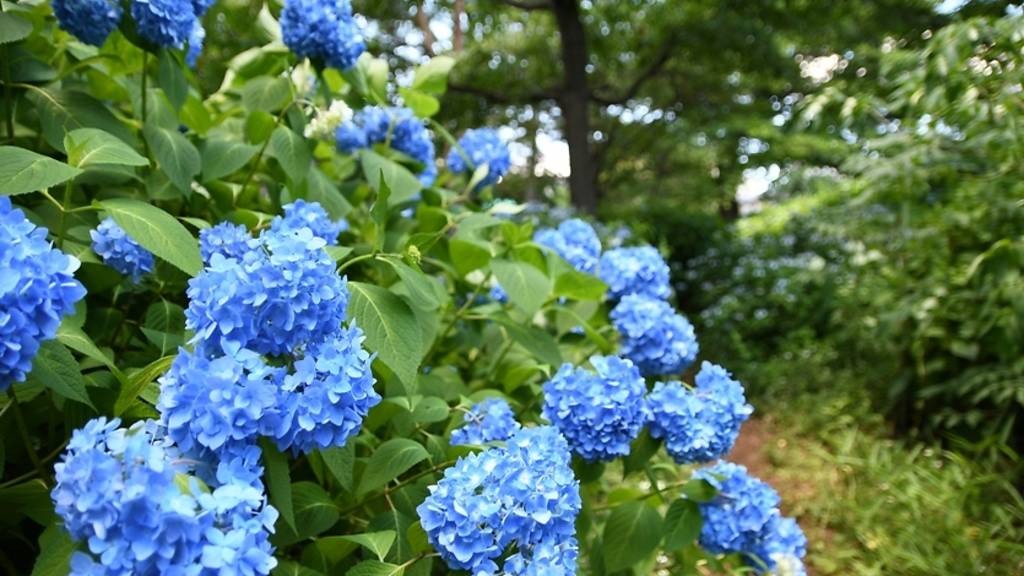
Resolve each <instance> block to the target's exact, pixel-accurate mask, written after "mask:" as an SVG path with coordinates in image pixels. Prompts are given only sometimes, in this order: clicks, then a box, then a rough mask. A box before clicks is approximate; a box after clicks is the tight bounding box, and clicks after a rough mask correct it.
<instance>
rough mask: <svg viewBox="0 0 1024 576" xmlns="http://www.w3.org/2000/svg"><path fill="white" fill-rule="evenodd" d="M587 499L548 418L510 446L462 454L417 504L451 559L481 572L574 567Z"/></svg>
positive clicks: (431, 535) (479, 575) (434, 540)
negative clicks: (545, 423) (578, 519)
mask: <svg viewBox="0 0 1024 576" xmlns="http://www.w3.org/2000/svg"><path fill="white" fill-rule="evenodd" d="M581 506H582V502H581V500H580V495H579V482H578V481H577V480H576V479H575V477H574V476H573V473H572V468H571V467H570V452H569V447H568V444H567V443H566V441H565V439H563V438H562V437H561V436H560V435H559V434H558V431H557V430H555V429H554V428H552V427H550V426H542V427H539V428H524V429H521V430H520V431H519V432H517V433H516V434H515V435H514V436H512V438H510V439H509V440H508V442H507V445H506V446H505V447H501V448H491V449H488V450H486V451H484V452H480V453H477V454H470V455H468V456H465V457H463V458H460V459H459V460H458V462H456V463H455V466H453V467H451V468H449V469H448V470H446V471H445V474H444V478H442V479H441V481H440V482H438V483H437V485H435V486H431V487H430V495H429V496H428V497H427V498H426V500H424V501H423V503H422V504H420V505H419V507H418V508H417V509H416V512H417V514H418V515H419V517H420V522H421V524H422V526H423V529H424V530H425V531H426V532H427V538H428V539H429V540H430V542H431V544H433V546H434V548H435V549H436V550H437V551H438V552H439V553H440V554H441V557H442V558H443V559H444V560H445V562H446V563H447V564H448V566H449V567H451V568H452V569H455V570H468V571H470V572H471V573H472V574H474V575H475V576H485V575H487V576H493V575H495V574H498V573H499V569H498V564H497V560H498V559H499V558H501V557H502V556H503V555H504V553H505V551H506V549H508V548H509V547H510V546H514V547H515V553H513V554H511V555H509V556H508V557H507V558H506V559H505V562H504V566H503V567H502V569H501V572H502V573H506V574H517V575H519V574H522V575H526V574H537V575H540V574H552V575H566V576H568V575H571V574H575V570H576V557H577V554H578V543H577V541H576V537H575V532H576V527H575V521H576V516H577V515H578V514H579V511H580V508H581Z"/></svg>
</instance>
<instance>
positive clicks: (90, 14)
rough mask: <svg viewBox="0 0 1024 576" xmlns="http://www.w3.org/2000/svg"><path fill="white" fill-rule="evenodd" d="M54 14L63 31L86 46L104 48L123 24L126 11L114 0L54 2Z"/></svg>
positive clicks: (59, 0)
mask: <svg viewBox="0 0 1024 576" xmlns="http://www.w3.org/2000/svg"><path fill="white" fill-rule="evenodd" d="M53 14H54V16H56V17H57V24H58V25H59V26H60V28H61V30H64V31H65V32H68V33H69V34H73V35H74V36H75V37H76V38H78V39H79V40H81V41H82V42H85V43H86V44H92V45H93V46H102V45H103V43H104V42H105V41H106V40H107V36H110V33H111V32H113V31H114V29H115V28H117V25H118V24H120V23H121V17H122V16H123V14H124V10H123V9H122V8H121V4H120V3H118V2H116V1H114V0H53Z"/></svg>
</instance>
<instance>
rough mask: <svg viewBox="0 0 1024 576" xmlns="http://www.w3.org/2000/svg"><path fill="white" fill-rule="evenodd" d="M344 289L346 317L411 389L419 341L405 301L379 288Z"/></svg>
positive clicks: (361, 285) (352, 286)
mask: <svg viewBox="0 0 1024 576" xmlns="http://www.w3.org/2000/svg"><path fill="white" fill-rule="evenodd" d="M348 287H349V290H350V291H351V298H350V300H349V305H348V315H349V318H350V319H353V318H354V319H355V321H356V323H357V324H358V325H359V327H360V328H362V329H363V330H364V331H365V332H366V345H367V347H368V348H369V349H370V350H371V351H372V352H376V353H377V355H378V357H379V358H380V359H381V361H382V362H384V363H385V364H387V365H388V367H389V368H391V369H392V370H394V371H395V374H397V375H398V377H399V378H400V379H401V380H402V382H404V383H405V384H406V386H407V387H409V388H411V387H413V386H414V385H415V384H416V372H417V369H418V368H419V365H420V358H421V354H422V340H423V336H422V334H421V332H420V328H419V325H418V324H417V322H416V315H415V313H413V311H412V309H411V308H410V307H409V305H408V304H406V302H405V300H402V299H401V298H399V297H398V296H395V295H394V294H392V293H391V292H390V291H388V290H386V289H384V288H381V287H379V286H374V285H373V284H365V283H363V282H349V283H348Z"/></svg>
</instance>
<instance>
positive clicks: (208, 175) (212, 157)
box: [200, 138, 260, 182]
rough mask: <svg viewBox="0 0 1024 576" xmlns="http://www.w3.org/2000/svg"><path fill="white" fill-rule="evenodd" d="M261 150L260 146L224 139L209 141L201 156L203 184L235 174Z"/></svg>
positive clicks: (204, 145) (204, 146)
mask: <svg viewBox="0 0 1024 576" xmlns="http://www.w3.org/2000/svg"><path fill="white" fill-rule="evenodd" d="M259 149H260V147H259V146H256V145H254V144H246V143H245V142H239V141H237V140H227V139H223V138H220V139H212V140H207V141H206V142H205V143H204V144H203V149H202V153H201V154H200V156H201V157H202V173H203V182H209V181H211V180H217V179H219V178H223V177H224V176H230V175H231V174H234V173H235V172H237V171H238V170H240V169H241V168H243V167H244V166H245V165H246V164H248V163H249V160H252V157H253V156H255V155H256V152H258V151H259Z"/></svg>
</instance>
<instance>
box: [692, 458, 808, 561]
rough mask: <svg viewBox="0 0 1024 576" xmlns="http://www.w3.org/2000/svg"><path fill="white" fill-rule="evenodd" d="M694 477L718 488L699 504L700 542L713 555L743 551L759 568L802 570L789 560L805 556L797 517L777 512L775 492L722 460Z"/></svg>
mask: <svg viewBox="0 0 1024 576" xmlns="http://www.w3.org/2000/svg"><path fill="white" fill-rule="evenodd" d="M694 477H695V478H700V479H703V480H706V481H707V482H708V483H710V484H711V485H712V486H714V487H715V488H716V489H717V490H718V494H717V495H716V496H715V498H714V499H713V500H711V501H710V502H704V503H701V504H700V509H701V515H702V516H703V517H704V524H703V526H702V528H701V533H700V543H701V546H703V547H704V548H705V549H706V550H708V551H710V552H713V553H739V554H742V555H743V556H744V558H745V559H746V560H747V562H748V563H749V564H750V565H751V566H753V567H754V568H755V569H757V570H758V571H759V572H771V571H774V570H775V569H776V567H777V566H776V565H777V564H780V565H785V567H786V568H788V569H790V570H791V572H792V573H796V574H799V573H801V572H802V566H794V565H793V564H794V562H795V563H797V564H799V563H800V559H801V558H803V557H804V554H806V551H807V550H806V548H807V539H806V538H805V537H804V534H803V531H801V530H800V527H799V526H798V525H797V523H796V521H794V520H793V519H791V518H785V517H783V516H782V513H781V512H780V511H779V501H780V499H779V495H778V493H776V492H775V490H774V489H772V487H771V486H769V485H768V484H767V483H765V482H763V481H761V480H758V479H757V478H754V477H753V476H751V475H750V474H749V473H747V469H746V468H744V467H743V466H740V465H738V464H733V463H731V462H725V461H719V462H718V463H716V464H715V465H714V466H711V467H708V468H703V469H701V470H698V471H697V472H695V473H694ZM794 568H799V570H793V569H794Z"/></svg>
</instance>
